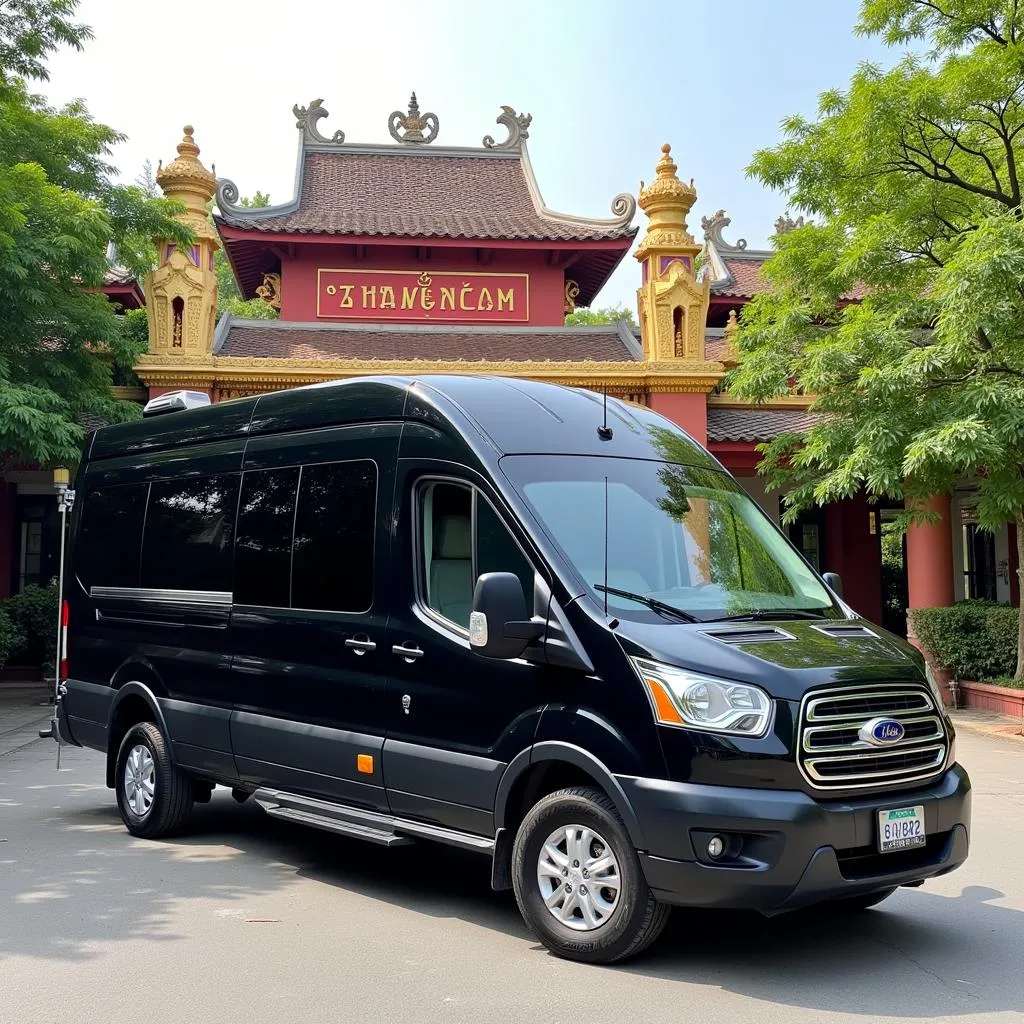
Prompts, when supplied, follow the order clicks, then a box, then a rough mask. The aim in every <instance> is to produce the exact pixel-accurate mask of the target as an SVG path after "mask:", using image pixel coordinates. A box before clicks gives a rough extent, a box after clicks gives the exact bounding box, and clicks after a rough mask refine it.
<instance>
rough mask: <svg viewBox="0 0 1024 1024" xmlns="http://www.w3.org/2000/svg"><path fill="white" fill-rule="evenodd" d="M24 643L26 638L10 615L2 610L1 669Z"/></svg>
mask: <svg viewBox="0 0 1024 1024" xmlns="http://www.w3.org/2000/svg"><path fill="white" fill-rule="evenodd" d="M24 643H25V638H24V636H22V634H21V631H20V630H19V629H18V627H17V626H16V625H15V624H14V623H13V622H12V621H11V617H10V615H8V614H7V613H6V612H5V611H4V610H3V609H2V608H0V668H3V667H4V665H6V664H7V663H8V662H9V661H10V660H11V655H12V654H14V653H15V652H16V651H17V650H18V649H19V648H20V647H22V646H23V645H24Z"/></svg>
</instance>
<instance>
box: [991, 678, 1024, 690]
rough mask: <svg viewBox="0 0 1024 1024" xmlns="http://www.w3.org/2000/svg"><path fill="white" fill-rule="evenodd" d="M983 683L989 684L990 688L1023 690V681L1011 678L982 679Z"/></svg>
mask: <svg viewBox="0 0 1024 1024" xmlns="http://www.w3.org/2000/svg"><path fill="white" fill-rule="evenodd" d="M981 682H983V683H991V684H992V686H1006V687H1009V689H1011V690H1024V679H1014V678H1013V676H996V678H995V679H982V680H981Z"/></svg>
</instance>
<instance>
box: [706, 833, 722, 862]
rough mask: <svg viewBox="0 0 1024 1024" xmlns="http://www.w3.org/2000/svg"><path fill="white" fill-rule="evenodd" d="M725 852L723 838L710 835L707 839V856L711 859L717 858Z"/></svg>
mask: <svg viewBox="0 0 1024 1024" xmlns="http://www.w3.org/2000/svg"><path fill="white" fill-rule="evenodd" d="M723 853H725V840H724V839H723V838H722V837H721V836H712V837H711V838H710V839H709V840H708V856H709V857H710V858H711V859H712V860H718V858H719V857H721V856H722V854H723Z"/></svg>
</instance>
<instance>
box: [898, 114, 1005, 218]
mask: <svg viewBox="0 0 1024 1024" xmlns="http://www.w3.org/2000/svg"><path fill="white" fill-rule="evenodd" d="M900 144H901V145H902V147H903V151H904V159H903V160H902V161H899V160H897V161H890V162H889V164H890V166H892V167H893V168H894V169H897V170H903V171H908V172H910V173H917V174H922V175H924V176H925V177H926V178H928V179H929V180H931V181H937V182H939V183H940V184H942V185H953V186H955V187H956V188H960V189H963V190H964V191H965V192H973V193H974V194H975V195H979V196H985V197H986V198H987V199H993V200H995V201H996V202H997V203H1001V204H1002V205H1003V206H1009V207H1013V206H1017V205H1018V203H1016V202H1014V201H1013V198H1012V197H1011V196H1007V195H1006V194H1005V193H1004V192H1002V191H1001V190H1000V191H993V190H992V189H990V188H985V186H984V185H975V184H973V183H972V182H969V181H967V180H965V179H964V178H961V177H960V175H959V174H956V173H954V172H953V171H952V170H950V168H949V165H948V163H947V162H946V161H943V160H939V159H938V158H936V157H935V156H933V155H932V153H931V152H930V151H929V150H921V149H918V148H917V147H915V146H912V145H911V144H910V142H909V141H908V140H907V138H906V135H905V133H904V132H901V133H900ZM926 144H927V142H926ZM911 153H913V154H915V155H916V156H919V157H920V158H921V159H922V160H924V161H926V162H927V163H929V164H931V170H929V169H928V167H926V166H925V165H924V164H921V163H918V161H916V160H914V159H913V158H912V157H911V156H909V154H911Z"/></svg>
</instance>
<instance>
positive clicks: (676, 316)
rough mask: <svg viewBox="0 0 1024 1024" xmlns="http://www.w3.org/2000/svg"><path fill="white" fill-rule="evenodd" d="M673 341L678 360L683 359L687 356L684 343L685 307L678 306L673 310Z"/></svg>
mask: <svg viewBox="0 0 1024 1024" xmlns="http://www.w3.org/2000/svg"><path fill="white" fill-rule="evenodd" d="M672 339H673V349H674V351H675V354H676V358H681V357H682V356H683V355H685V354H686V353H685V351H684V348H685V345H684V341H683V307H682V306H676V308H675V309H673V310H672Z"/></svg>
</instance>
